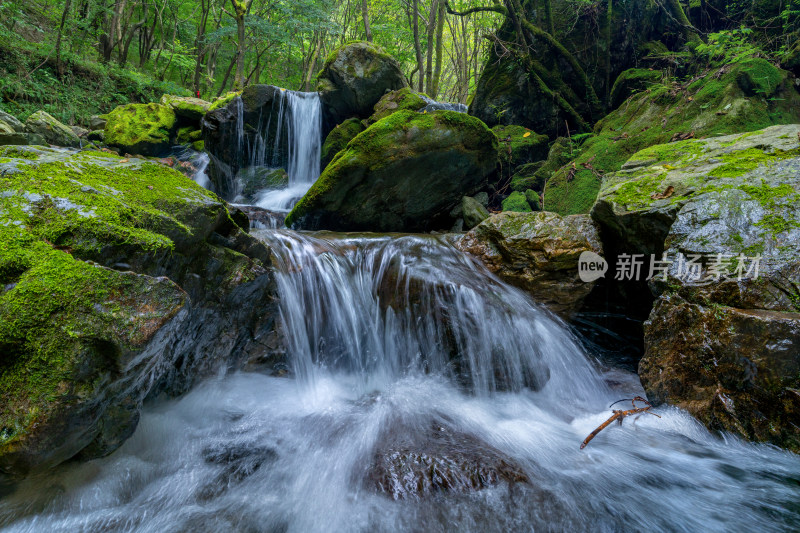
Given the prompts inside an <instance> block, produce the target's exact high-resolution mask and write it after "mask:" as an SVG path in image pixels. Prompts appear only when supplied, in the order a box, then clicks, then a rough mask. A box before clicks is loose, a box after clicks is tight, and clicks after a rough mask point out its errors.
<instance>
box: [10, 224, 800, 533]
mask: <svg viewBox="0 0 800 533" xmlns="http://www.w3.org/2000/svg"><path fill="white" fill-rule="evenodd" d="M256 235H257V236H258V237H259V238H261V239H263V240H265V241H266V242H267V243H268V244H269V245H270V246H271V247H272V249H273V251H274V254H275V257H276V270H277V278H278V285H279V292H280V299H281V302H280V306H281V307H280V312H281V318H282V322H283V332H284V338H285V345H286V349H287V352H288V355H289V361H290V372H289V377H274V376H268V375H265V374H260V373H237V374H233V375H227V376H220V377H219V378H217V379H214V380H210V381H207V382H205V383H203V384H201V385H199V386H198V387H196V388H195V389H194V390H193V391H191V392H189V393H188V394H186V395H185V396H183V397H181V398H178V399H171V400H159V401H154V402H152V404H151V405H150V407H149V408H148V409H146V411H145V412H144V414H143V416H142V419H141V423H140V425H139V427H138V429H137V430H136V433H135V434H134V436H133V437H132V438H131V439H130V440H129V441H127V442H126V443H125V444H124V445H123V446H122V448H120V449H119V450H118V451H117V452H115V453H114V454H112V455H111V456H109V457H107V458H104V459H100V460H95V461H91V462H89V463H85V464H67V465H63V466H62V467H60V468H59V469H57V470H56V472H55V473H50V474H49V475H48V476H47V477H41V478H31V479H29V480H27V481H25V482H24V483H23V484H22V485H21V486H20V488H19V489H18V490H17V491H16V492H15V493H14V494H12V495H11V496H8V497H6V498H5V500H3V501H0V528H2V529H3V530H4V531H15V532H16V531H19V532H23V531H30V532H33V531H43V530H47V531H70V532H72V531H98V530H102V531H112V532H117V531H154V532H160V531H193V532H205V531H209V532H210V531H270V532H271V531H291V532H295V531H296V532H317V531H319V532H323V531H442V532H444V531H481V532H486V531H518V530H519V531H532V530H547V531H620V530H631V531H699V530H702V531H742V530H748V531H781V530H787V529H793V528H797V527H800V504H799V503H798V501H800V500H798V494H800V458H798V456H796V455H794V454H792V453H789V452H784V451H780V450H778V449H776V448H773V447H770V446H764V445H753V444H747V443H744V442H742V441H739V440H737V439H733V438H721V437H719V436H716V435H712V434H710V433H709V432H708V431H707V430H706V429H704V428H703V427H702V426H701V425H700V424H699V423H697V422H696V421H695V420H694V419H692V418H691V417H690V416H688V415H687V414H686V413H685V412H682V411H680V410H678V409H673V408H659V409H658V410H657V412H658V414H660V415H661V417H662V418H661V419H657V418H655V417H651V416H643V417H641V418H640V419H639V420H637V421H636V422H635V423H632V421H631V420H626V421H625V423H624V424H623V425H622V426H621V427H617V426H614V427H611V428H609V429H607V430H606V431H604V432H603V433H601V435H600V436H598V437H597V438H596V439H595V440H594V441H592V443H591V444H590V445H589V446H588V447H587V448H586V449H585V450H580V449H579V445H580V443H581V441H582V440H583V439H584V437H585V436H586V435H587V434H588V433H589V432H590V431H591V430H592V429H594V428H595V427H596V426H597V425H598V424H600V422H602V421H603V420H605V418H607V417H608V415H609V410H608V405H609V403H610V402H611V401H613V400H616V399H619V398H623V397H631V396H633V395H636V394H641V389H640V386H639V384H638V379H637V378H636V376H635V375H634V374H630V373H624V372H619V371H611V370H608V369H603V368H602V367H600V366H599V365H598V364H597V362H595V361H593V360H592V359H591V358H590V357H588V356H587V355H586V354H585V353H584V352H583V351H582V350H581V348H580V347H579V343H578V342H577V340H576V339H575V338H573V336H572V335H571V334H570V333H569V330H568V329H567V328H566V326H565V325H564V324H563V323H561V322H560V321H559V320H558V319H556V318H554V317H553V316H552V315H550V314H549V313H547V312H546V311H544V310H543V309H541V308H540V307H539V306H538V305H537V304H535V303H534V302H533V301H531V300H530V298H529V297H528V296H526V295H525V294H524V293H522V292H520V291H518V290H517V289H514V288H511V287H509V286H507V285H505V284H504V283H502V282H501V281H499V280H498V279H496V278H495V277H493V276H492V275H491V274H490V273H489V272H487V271H486V270H485V269H484V268H483V267H481V266H479V265H477V264H476V263H474V262H473V261H472V260H471V259H470V258H469V257H468V256H466V255H464V254H462V253H461V252H459V251H457V250H456V249H455V248H453V247H452V246H451V245H450V244H449V243H448V242H447V239H446V238H444V237H434V236H414V235H393V236H380V235H356V234H349V235H337V234H326V233H318V234H298V233H295V232H291V231H286V230H278V231H275V230H264V231H259V232H256Z"/></svg>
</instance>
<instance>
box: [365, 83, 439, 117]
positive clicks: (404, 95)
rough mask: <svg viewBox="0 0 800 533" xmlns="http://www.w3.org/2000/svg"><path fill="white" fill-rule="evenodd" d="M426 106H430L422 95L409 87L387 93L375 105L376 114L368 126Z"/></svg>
mask: <svg viewBox="0 0 800 533" xmlns="http://www.w3.org/2000/svg"><path fill="white" fill-rule="evenodd" d="M426 105H428V102H427V101H426V100H425V98H423V94H422V93H418V92H417V91H415V90H413V89H411V88H409V87H403V88H402V89H397V90H395V91H391V92H389V93H386V94H385V95H384V96H383V97H382V98H381V99H380V100H379V101H378V103H377V104H375V108H374V109H375V112H374V113H373V114H372V116H371V117H369V118H368V119H367V124H374V123H375V122H377V121H379V120H381V119H383V118H386V117H388V116H389V115H391V114H392V113H396V112H397V111H419V110H420V109H422V108H423V107H425V106H426Z"/></svg>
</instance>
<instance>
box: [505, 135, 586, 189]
mask: <svg viewBox="0 0 800 533" xmlns="http://www.w3.org/2000/svg"><path fill="white" fill-rule="evenodd" d="M575 155H576V148H575V143H573V142H572V141H571V140H570V139H568V138H567V137H559V138H558V139H556V140H555V141H553V144H551V145H550V150H549V151H548V152H547V159H546V160H544V161H538V162H536V163H528V164H525V165H521V166H519V167H517V168H516V170H515V172H514V175H513V176H512V177H511V190H512V191H519V192H525V191H527V190H528V189H532V190H534V191H537V192H542V191H543V190H544V184H545V183H546V182H547V180H548V179H550V177H551V176H552V175H553V174H555V173H556V172H557V171H558V170H559V169H561V167H563V166H564V165H566V164H567V163H569V162H570V160H571V159H572V158H573V157H574V156H575Z"/></svg>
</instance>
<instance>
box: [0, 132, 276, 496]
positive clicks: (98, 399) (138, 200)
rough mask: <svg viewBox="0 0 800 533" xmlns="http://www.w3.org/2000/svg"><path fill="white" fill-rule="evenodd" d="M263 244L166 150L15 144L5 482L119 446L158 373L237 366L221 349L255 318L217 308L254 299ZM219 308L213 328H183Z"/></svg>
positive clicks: (9, 219)
mask: <svg viewBox="0 0 800 533" xmlns="http://www.w3.org/2000/svg"><path fill="white" fill-rule="evenodd" d="M45 178H46V179H45ZM219 242H223V243H225V245H224V246H220V245H219V244H217V243H219ZM258 246H259V244H258V243H257V241H255V240H254V239H252V238H250V237H249V236H247V235H246V234H245V233H244V232H243V231H242V229H241V228H240V227H239V226H238V225H237V223H236V222H235V221H234V220H233V218H232V216H231V213H230V212H229V211H228V209H227V207H226V206H225V204H224V203H222V202H221V201H220V200H219V199H218V198H217V197H216V196H215V195H214V194H213V193H210V192H209V191H207V190H205V189H203V188H202V187H200V186H199V185H197V184H196V183H194V182H193V181H192V180H190V179H188V178H186V177H185V176H183V175H182V174H181V173H180V172H178V171H176V170H173V169H171V168H168V167H166V166H164V165H160V164H157V163H154V162H149V161H146V160H143V159H138V158H128V159H122V158H120V157H118V156H115V155H112V154H109V153H105V152H95V151H81V152H74V151H65V150H59V149H51V148H45V147H31V146H22V147H1V148H0V354H2V355H0V485H3V484H4V483H6V482H8V481H9V480H11V481H13V480H17V479H20V478H22V477H24V476H25V475H27V474H28V473H29V472H31V471H33V470H36V469H41V468H47V467H51V466H54V465H56V464H58V463H60V462H63V461H65V460H67V459H70V458H73V457H76V454H80V455H79V457H80V458H82V459H90V458H93V457H98V456H102V455H106V454H108V453H110V452H111V451H113V450H114V449H116V448H117V447H119V446H120V445H121V444H122V442H123V441H124V440H125V439H126V438H127V437H129V436H130V435H131V433H132V432H133V430H134V429H135V427H136V423H137V421H138V413H139V409H140V407H141V404H142V401H143V399H144V397H145V396H147V394H149V393H150V392H152V391H153V390H155V389H154V388H155V387H158V388H159V390H164V391H166V392H169V393H175V392H179V391H181V390H183V388H184V387H186V386H188V384H190V383H191V381H192V379H196V378H197V377H199V376H201V375H208V374H202V373H201V370H200V369H206V370H203V372H210V373H214V372H216V371H217V370H218V369H219V368H218V367H216V368H214V371H213V372H211V368H212V367H215V365H220V364H222V366H223V367H227V366H229V365H230V364H231V362H232V361H234V360H235V359H232V360H228V361H225V360H224V356H223V359H220V356H221V355H222V354H223V353H228V354H230V353H231V351H232V350H233V346H234V345H236V346H245V345H246V344H247V341H246V338H247V337H248V336H251V335H253V334H254V333H253V332H250V333H241V332H238V330H239V329H241V328H242V327H244V328H245V329H249V328H250V327H252V326H253V325H254V324H255V322H253V321H251V319H250V318H246V317H240V318H245V322H247V324H248V325H244V326H242V325H233V324H231V323H230V321H227V322H228V323H227V324H225V325H222V326H221V328H220V329H216V325H215V324H216V323H217V321H218V320H221V321H222V322H226V319H225V316H227V315H228V314H229V313H238V312H241V309H242V303H243V302H242V301H237V299H236V298H235V297H234V296H233V295H235V291H236V290H237V289H239V288H240V287H242V286H244V285H246V284H248V283H250V284H254V283H257V282H256V280H258V279H269V276H268V275H266V270H265V269H264V266H263V265H265V264H266V262H268V261H269V252H268V250H266V248H265V247H264V246H263V245H260V246H261V248H258ZM237 250H239V251H237ZM244 251H247V252H248V253H253V254H254V255H256V256H258V257H260V258H261V259H257V260H256V259H253V258H251V257H249V256H247V255H244ZM262 260H263V261H264V262H265V263H262V262H261V261H262ZM254 288H255V287H254V286H253V285H250V288H248V289H245V290H244V291H242V292H246V293H247V294H252V292H251V291H252V290H253V289H254ZM265 295H267V296H268V293H265ZM190 301H191V305H189V302H190ZM226 301H229V302H230V303H224V302H226ZM263 312H264V310H262V311H259V312H258V314H263ZM209 316H214V317H215V318H214V320H213V321H210V323H209V324H206V325H203V326H202V328H205V327H209V326H210V327H211V330H209V331H208V332H207V335H208V337H206V332H204V334H203V335H201V336H199V337H192V338H186V337H183V338H181V340H180V343H178V336H179V335H180V334H182V333H183V332H184V331H185V329H184V328H191V329H194V328H195V327H197V328H201V324H203V320H205V319H207V318H208V317H209ZM264 316H265V317H266V316H268V314H267V315H264ZM259 320H261V319H259ZM202 328H201V329H202ZM221 329H224V330H225V332H224V335H223V334H222V333H221ZM198 331H199V329H198ZM225 337H227V338H228V339H229V340H223V338H225ZM234 337H237V338H238V339H236V340H234ZM228 343H230V346H227V344H228ZM178 344H180V345H181V346H182V347H181V349H180V350H175V349H174V347H175V346H177V345H178ZM236 350H237V357H240V356H239V355H238V351H239V348H238V347H237V349H236ZM199 354H202V357H199ZM178 357H180V358H181V363H180V365H176V363H177V361H178Z"/></svg>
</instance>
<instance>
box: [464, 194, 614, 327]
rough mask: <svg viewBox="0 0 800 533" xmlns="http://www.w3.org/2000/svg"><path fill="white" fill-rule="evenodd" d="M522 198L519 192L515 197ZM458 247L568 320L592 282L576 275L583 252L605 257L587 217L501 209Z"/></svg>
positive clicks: (598, 236) (578, 306)
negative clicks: (500, 211)
mask: <svg viewBox="0 0 800 533" xmlns="http://www.w3.org/2000/svg"><path fill="white" fill-rule="evenodd" d="M514 194H517V195H521V196H522V201H524V195H523V194H522V193H514ZM456 246H457V247H458V248H459V249H460V250H462V251H465V252H467V253H470V254H472V255H473V256H475V257H476V258H478V259H479V260H480V261H481V262H482V263H483V264H484V265H485V266H486V267H487V268H488V269H489V270H491V271H492V272H493V273H495V274H496V275H497V276H499V277H500V278H501V279H503V280H504V281H505V282H507V283H510V284H511V285H514V286H516V287H519V288H521V289H523V290H525V291H527V292H529V293H530V294H531V295H532V296H533V297H534V298H535V299H536V301H538V302H541V303H542V304H544V305H546V306H547V307H548V308H550V310H552V311H553V312H555V313H558V314H560V315H561V316H562V317H565V318H568V317H569V316H571V315H572V314H573V313H574V312H575V311H577V310H578V309H579V308H580V306H581V304H582V302H583V300H584V298H586V296H587V295H588V294H589V292H591V290H592V287H593V286H594V283H593V282H592V283H584V282H583V281H581V280H580V278H579V277H578V258H579V257H580V255H581V254H582V253H583V252H594V253H597V254H602V253H603V247H602V244H601V243H600V233H599V228H598V227H597V225H596V224H594V223H593V222H592V220H591V219H590V218H589V217H588V216H586V215H572V216H568V217H562V216H560V215H557V214H555V213H546V212H539V213H531V212H530V207H528V209H527V210H526V211H525V212H511V211H504V212H502V213H498V214H494V215H492V216H490V217H489V218H487V219H485V220H484V221H483V222H481V223H480V224H479V225H478V226H476V227H475V228H474V229H473V230H472V231H470V232H469V233H467V234H466V235H465V236H464V237H463V238H461V239H460V240H459V241H458V242H457V244H456Z"/></svg>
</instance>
